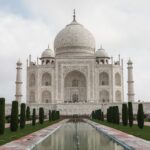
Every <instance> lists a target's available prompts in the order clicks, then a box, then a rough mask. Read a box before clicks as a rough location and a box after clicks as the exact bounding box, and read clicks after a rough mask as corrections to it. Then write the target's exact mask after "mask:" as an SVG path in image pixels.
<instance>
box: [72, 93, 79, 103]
mask: <svg viewBox="0 0 150 150" xmlns="http://www.w3.org/2000/svg"><path fill="white" fill-rule="evenodd" d="M72 101H73V103H76V102H78V94H73V95H72Z"/></svg>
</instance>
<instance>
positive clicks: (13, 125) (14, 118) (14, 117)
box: [10, 101, 18, 131]
mask: <svg viewBox="0 0 150 150" xmlns="http://www.w3.org/2000/svg"><path fill="white" fill-rule="evenodd" d="M17 129H18V101H12V109H11V121H10V130H11V131H17Z"/></svg>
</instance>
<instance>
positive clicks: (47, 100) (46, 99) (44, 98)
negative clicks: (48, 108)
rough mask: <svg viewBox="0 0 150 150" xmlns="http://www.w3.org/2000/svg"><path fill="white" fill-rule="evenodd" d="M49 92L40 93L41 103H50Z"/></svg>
mask: <svg viewBox="0 0 150 150" xmlns="http://www.w3.org/2000/svg"><path fill="white" fill-rule="evenodd" d="M51 102H52V100H51V92H50V91H43V92H42V103H51Z"/></svg>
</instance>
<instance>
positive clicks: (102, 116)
mask: <svg viewBox="0 0 150 150" xmlns="http://www.w3.org/2000/svg"><path fill="white" fill-rule="evenodd" d="M101 120H102V121H104V113H103V112H102V113H101Z"/></svg>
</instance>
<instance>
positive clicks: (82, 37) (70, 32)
mask: <svg viewBox="0 0 150 150" xmlns="http://www.w3.org/2000/svg"><path fill="white" fill-rule="evenodd" d="M54 49H55V53H56V56H57V55H64V54H66V55H67V56H68V55H71V56H72V55H78V56H81V55H84V56H90V55H94V53H95V39H94V37H93V35H92V34H91V32H90V31H88V30H87V29H86V28H84V26H83V25H81V24H79V23H78V22H77V21H76V19H75V14H74V15H73V21H72V22H71V23H70V24H68V25H67V26H66V27H65V28H64V29H62V30H61V31H60V32H59V33H58V34H57V36H56V38H55V40H54Z"/></svg>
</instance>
